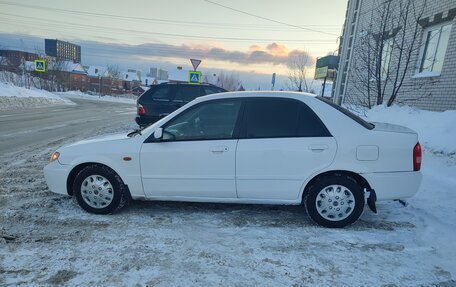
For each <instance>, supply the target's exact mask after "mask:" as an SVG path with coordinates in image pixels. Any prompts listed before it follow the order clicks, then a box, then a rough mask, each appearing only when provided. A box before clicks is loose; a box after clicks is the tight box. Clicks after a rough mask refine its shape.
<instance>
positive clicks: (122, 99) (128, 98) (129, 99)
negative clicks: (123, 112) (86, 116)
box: [55, 91, 138, 105]
mask: <svg viewBox="0 0 456 287" xmlns="http://www.w3.org/2000/svg"><path fill="white" fill-rule="evenodd" d="M55 94H56V95H59V96H62V97H70V98H71V97H73V98H80V99H86V100H95V101H105V102H116V103H125V104H134V105H136V99H137V98H138V97H137V96H135V95H119V96H101V97H100V96H98V95H90V94H86V93H83V92H81V91H68V92H63V93H55Z"/></svg>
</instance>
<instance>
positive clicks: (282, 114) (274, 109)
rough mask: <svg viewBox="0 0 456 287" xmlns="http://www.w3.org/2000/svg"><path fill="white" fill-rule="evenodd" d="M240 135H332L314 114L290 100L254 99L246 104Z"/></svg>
mask: <svg viewBox="0 0 456 287" xmlns="http://www.w3.org/2000/svg"><path fill="white" fill-rule="evenodd" d="M245 113H246V115H245V120H244V127H243V129H242V132H241V137H242V138H285V137H326V136H331V135H330V134H329V132H328V131H327V129H326V127H325V126H324V125H323V123H322V122H321V121H320V119H319V118H318V117H317V116H316V115H315V113H314V112H313V111H312V110H311V109H310V108H309V107H307V106H306V105H304V104H303V103H301V102H299V101H296V100H291V99H265V98H259V99H253V100H250V101H249V102H248V103H247V107H246V112H245Z"/></svg>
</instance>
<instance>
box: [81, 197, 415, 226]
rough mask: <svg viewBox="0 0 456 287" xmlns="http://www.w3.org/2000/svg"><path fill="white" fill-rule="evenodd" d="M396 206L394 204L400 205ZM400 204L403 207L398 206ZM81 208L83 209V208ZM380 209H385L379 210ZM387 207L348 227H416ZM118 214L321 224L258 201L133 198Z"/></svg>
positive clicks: (295, 209) (301, 211) (222, 222)
mask: <svg viewBox="0 0 456 287" xmlns="http://www.w3.org/2000/svg"><path fill="white" fill-rule="evenodd" d="M397 207H398V206H395V207H394V208H397ZM399 208H400V207H399ZM81 212H82V211H81ZM379 212H380V213H382V212H383V211H382V210H380V211H379ZM389 213H390V210H389V208H386V210H385V212H384V213H383V214H381V215H380V216H379V215H376V214H373V213H372V212H371V211H370V210H369V209H368V208H367V207H366V209H365V211H364V213H363V215H362V216H361V218H360V219H359V220H358V221H357V222H355V223H354V224H353V225H351V226H348V227H346V228H345V229H348V230H354V231H364V230H384V231H393V230H396V229H401V228H406V229H412V228H415V225H413V224H412V223H410V222H401V221H395V220H394V215H392V214H389ZM117 214H118V216H120V217H127V218H128V217H130V218H132V219H133V218H144V217H148V218H154V219H155V220H160V218H161V219H163V221H164V222H168V221H172V220H179V221H183V222H185V224H198V223H201V222H208V221H209V222H212V223H213V224H214V225H218V226H221V227H246V226H261V227H282V228H302V227H312V228H322V227H319V226H318V225H317V224H316V223H314V222H313V221H312V220H311V219H310V218H309V217H308V215H307V213H306V210H305V208H304V207H303V206H302V205H259V204H226V203H194V202H173V201H133V202H131V203H130V205H129V206H128V207H127V208H124V209H123V210H121V211H119V212H118V213H117Z"/></svg>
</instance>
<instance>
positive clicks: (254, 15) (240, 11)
mask: <svg viewBox="0 0 456 287" xmlns="http://www.w3.org/2000/svg"><path fill="white" fill-rule="evenodd" d="M204 1H206V2H208V3H211V4H214V5H217V6H220V7H223V8H225V9H228V10H232V11H236V12H238V13H242V14H245V15H249V16H252V17H255V18H259V19H263V20H266V21H270V22H274V23H278V24H282V25H286V26H289V27H294V28H299V29H303V30H307V31H312V32H316V33H321V34H326V35H331V36H337V37H339V35H337V34H333V33H329V32H325V31H320V30H316V29H311V28H306V27H302V26H298V25H293V24H288V23H285V22H281V21H277V20H274V19H271V18H266V17H263V16H259V15H256V14H252V13H249V12H246V11H242V10H239V9H236V8H232V7H228V6H225V5H222V4H220V3H217V2H214V1H210V0H204Z"/></svg>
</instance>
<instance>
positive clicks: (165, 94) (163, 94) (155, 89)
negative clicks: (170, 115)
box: [141, 85, 172, 101]
mask: <svg viewBox="0 0 456 287" xmlns="http://www.w3.org/2000/svg"><path fill="white" fill-rule="evenodd" d="M171 90H172V87H171V86H160V85H157V86H152V87H151V88H150V89H149V90H148V91H147V92H145V93H144V94H143V95H142V96H141V98H143V99H144V100H149V99H154V100H159V101H164V100H169V99H170V97H171Z"/></svg>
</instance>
